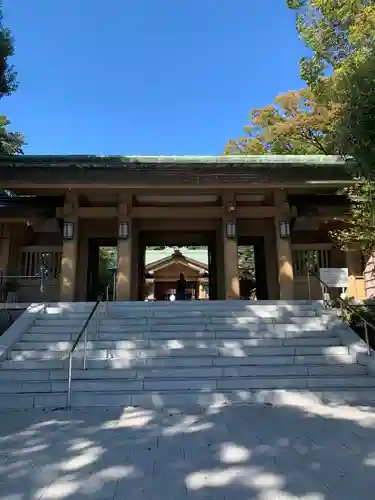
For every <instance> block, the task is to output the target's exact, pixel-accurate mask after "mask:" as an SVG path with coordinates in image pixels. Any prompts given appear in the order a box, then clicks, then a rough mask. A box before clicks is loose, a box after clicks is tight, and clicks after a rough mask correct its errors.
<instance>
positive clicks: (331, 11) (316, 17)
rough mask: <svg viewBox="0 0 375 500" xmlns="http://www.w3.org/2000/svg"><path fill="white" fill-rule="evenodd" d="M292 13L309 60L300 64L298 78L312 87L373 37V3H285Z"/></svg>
mask: <svg viewBox="0 0 375 500" xmlns="http://www.w3.org/2000/svg"><path fill="white" fill-rule="evenodd" d="M286 3H287V5H288V7H289V8H290V9H293V10H295V11H296V15H297V31H298V33H299V36H300V38H301V40H302V41H303V42H304V43H305V45H306V47H308V48H309V49H310V50H311V53H312V55H311V56H310V57H303V58H302V59H301V61H300V68H301V76H302V78H303V79H304V80H305V81H306V82H307V84H308V85H309V86H314V85H315V84H316V83H317V82H318V81H319V80H320V79H321V78H322V77H323V76H325V75H327V74H332V73H333V72H334V71H335V70H337V69H338V68H340V67H341V65H342V64H343V63H344V62H345V61H346V60H347V59H348V58H349V57H351V56H353V55H354V54H355V53H356V52H357V51H358V50H361V49H362V47H364V46H366V44H368V42H369V41H370V40H372V39H373V38H374V35H375V3H374V1H373V0H286Z"/></svg>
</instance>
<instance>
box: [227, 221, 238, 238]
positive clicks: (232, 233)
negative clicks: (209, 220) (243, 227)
mask: <svg viewBox="0 0 375 500" xmlns="http://www.w3.org/2000/svg"><path fill="white" fill-rule="evenodd" d="M226 234H227V238H228V239H230V240H233V239H234V238H236V236H237V229H236V223H235V222H227V225H226Z"/></svg>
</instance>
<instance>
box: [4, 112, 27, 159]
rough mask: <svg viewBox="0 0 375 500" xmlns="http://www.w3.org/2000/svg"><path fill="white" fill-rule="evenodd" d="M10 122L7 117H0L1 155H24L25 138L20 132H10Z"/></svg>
mask: <svg viewBox="0 0 375 500" xmlns="http://www.w3.org/2000/svg"><path fill="white" fill-rule="evenodd" d="M9 125H10V121H9V120H8V118H7V117H6V116H0V154H5V155H16V154H22V152H23V151H22V147H23V146H24V145H25V138H24V136H23V135H22V134H20V133H19V132H9V131H8V130H7V127H8V126H9Z"/></svg>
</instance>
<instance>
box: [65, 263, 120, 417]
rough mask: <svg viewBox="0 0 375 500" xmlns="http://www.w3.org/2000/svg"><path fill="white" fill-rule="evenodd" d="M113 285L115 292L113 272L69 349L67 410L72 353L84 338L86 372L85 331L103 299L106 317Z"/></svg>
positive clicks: (69, 394)
mask: <svg viewBox="0 0 375 500" xmlns="http://www.w3.org/2000/svg"><path fill="white" fill-rule="evenodd" d="M112 284H113V290H115V285H116V272H114V273H113V274H112V276H111V278H110V279H109V281H108V282H107V284H106V286H105V289H104V291H103V292H102V293H101V294H100V295H99V296H98V298H97V301H96V302H95V305H94V307H93V308H92V310H91V312H90V314H89V316H88V318H87V319H86V321H85V323H84V325H83V327H82V328H81V331H80V332H79V334H78V336H77V338H76V339H75V341H74V343H73V344H72V346H71V347H70V349H69V353H68V355H69V371H68V408H69V409H70V407H71V397H72V371H73V354H74V351H75V349H76V347H77V345H78V344H79V342H80V340H81V338H82V336H84V353H83V369H84V370H86V360H87V329H88V325H89V323H90V321H91V319H92V317H93V316H94V314H95V312H97V311H98V308H99V306H100V304H101V303H103V302H104V301H103V299H105V302H104V303H105V305H106V316H107V315H108V302H109V288H110V286H111V285H112ZM112 300H115V291H114V292H113V295H112ZM97 331H99V320H98V321H97Z"/></svg>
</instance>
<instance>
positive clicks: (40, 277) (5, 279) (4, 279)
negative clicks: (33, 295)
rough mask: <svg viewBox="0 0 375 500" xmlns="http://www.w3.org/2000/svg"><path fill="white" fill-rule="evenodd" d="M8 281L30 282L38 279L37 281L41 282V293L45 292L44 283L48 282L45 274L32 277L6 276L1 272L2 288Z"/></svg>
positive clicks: (0, 281)
mask: <svg viewBox="0 0 375 500" xmlns="http://www.w3.org/2000/svg"><path fill="white" fill-rule="evenodd" d="M8 279H11V280H14V279H17V280H18V279H23V280H24V279H29V280H32V279H34V280H35V279H36V280H39V281H40V291H41V292H44V282H45V281H46V277H45V275H44V273H43V272H41V273H40V274H39V273H38V274H34V275H32V276H30V275H27V276H26V275H22V274H21V275H4V274H2V272H0V287H1V286H3V285H4V284H5V283H6V282H7V280H8Z"/></svg>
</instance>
